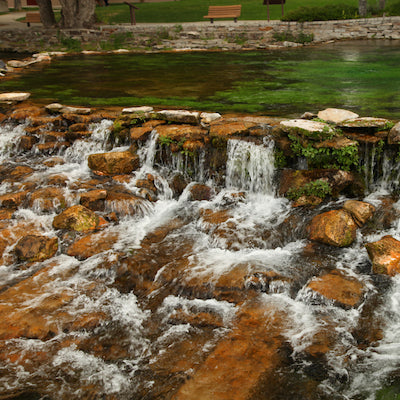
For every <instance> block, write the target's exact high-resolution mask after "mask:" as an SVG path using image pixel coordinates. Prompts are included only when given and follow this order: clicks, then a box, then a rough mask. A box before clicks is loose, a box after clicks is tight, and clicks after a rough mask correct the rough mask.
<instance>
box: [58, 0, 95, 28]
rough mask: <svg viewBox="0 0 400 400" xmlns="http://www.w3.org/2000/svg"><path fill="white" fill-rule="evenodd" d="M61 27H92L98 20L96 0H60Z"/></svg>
mask: <svg viewBox="0 0 400 400" xmlns="http://www.w3.org/2000/svg"><path fill="white" fill-rule="evenodd" d="M60 3H61V21H60V27H61V28H90V27H92V26H93V24H94V23H95V22H96V16H95V9H96V1H95V0H60Z"/></svg>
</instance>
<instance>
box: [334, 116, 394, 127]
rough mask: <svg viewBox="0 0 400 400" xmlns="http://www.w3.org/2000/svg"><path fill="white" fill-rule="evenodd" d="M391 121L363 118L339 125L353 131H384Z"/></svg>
mask: <svg viewBox="0 0 400 400" xmlns="http://www.w3.org/2000/svg"><path fill="white" fill-rule="evenodd" d="M388 123H390V121H389V120H388V119H384V118H374V117H363V118H352V119H348V120H345V121H343V122H341V123H340V124H339V125H340V127H342V128H353V129H383V128H384V127H385V126H386V125H387V124H388Z"/></svg>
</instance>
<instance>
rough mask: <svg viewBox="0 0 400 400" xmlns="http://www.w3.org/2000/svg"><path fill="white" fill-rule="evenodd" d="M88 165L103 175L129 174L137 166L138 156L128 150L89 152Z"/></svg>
mask: <svg viewBox="0 0 400 400" xmlns="http://www.w3.org/2000/svg"><path fill="white" fill-rule="evenodd" d="M88 165H89V168H90V169H91V170H93V171H99V172H101V173H103V174H105V175H122V174H129V173H131V172H132V171H134V170H136V169H137V168H139V157H138V156H137V155H134V154H132V153H131V152H129V151H116V152H110V153H98V154H91V155H90V156H89V158H88Z"/></svg>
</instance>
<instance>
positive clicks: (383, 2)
mask: <svg viewBox="0 0 400 400" xmlns="http://www.w3.org/2000/svg"><path fill="white" fill-rule="evenodd" d="M379 9H381V10H384V9H385V0H379Z"/></svg>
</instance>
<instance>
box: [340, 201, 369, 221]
mask: <svg viewBox="0 0 400 400" xmlns="http://www.w3.org/2000/svg"><path fill="white" fill-rule="evenodd" d="M343 208H344V209H345V210H347V211H349V212H350V213H351V215H352V216H353V218H354V220H355V221H356V223H357V225H358V226H363V225H364V224H365V223H366V222H367V221H368V220H369V219H370V218H372V216H373V215H374V212H375V207H374V206H373V205H372V204H369V203H366V202H364V201H357V200H347V201H346V202H345V203H344V205H343Z"/></svg>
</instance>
